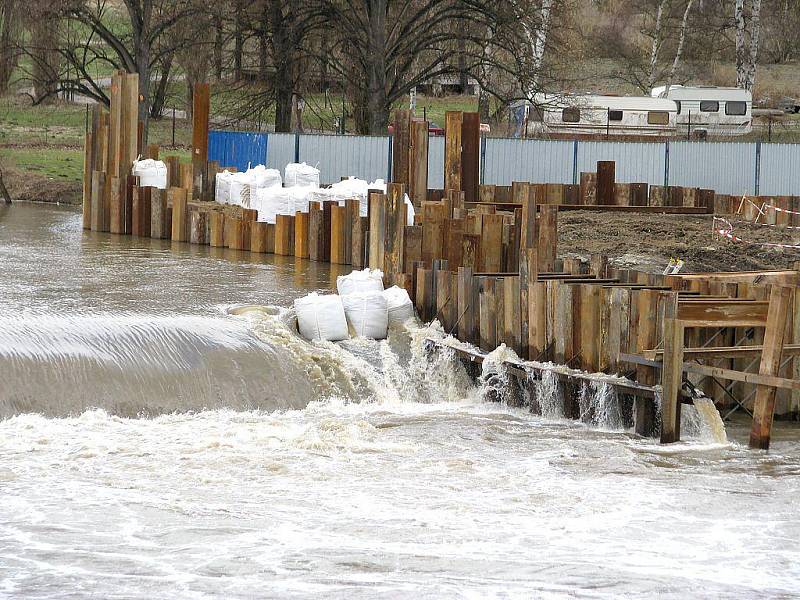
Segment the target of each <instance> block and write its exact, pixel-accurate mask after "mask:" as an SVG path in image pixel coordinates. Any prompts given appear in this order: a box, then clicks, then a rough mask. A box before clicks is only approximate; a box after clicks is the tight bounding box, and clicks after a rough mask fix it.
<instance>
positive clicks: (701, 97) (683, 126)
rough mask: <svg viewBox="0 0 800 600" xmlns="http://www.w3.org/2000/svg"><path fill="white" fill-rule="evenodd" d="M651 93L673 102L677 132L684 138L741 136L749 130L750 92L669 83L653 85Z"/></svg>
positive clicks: (751, 113) (750, 115)
mask: <svg viewBox="0 0 800 600" xmlns="http://www.w3.org/2000/svg"><path fill="white" fill-rule="evenodd" d="M651 96H653V97H655V98H668V99H670V100H673V101H674V102H675V105H676V107H677V111H678V113H677V122H678V133H679V134H681V135H687V137H691V136H696V135H744V134H746V133H750V131H752V129H753V95H752V94H751V93H750V92H748V91H747V90H742V89H739V88H733V87H714V86H686V87H684V86H681V85H672V86H670V87H669V89H666V87H665V86H660V87H656V88H653V89H652V91H651Z"/></svg>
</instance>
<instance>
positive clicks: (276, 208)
mask: <svg viewBox="0 0 800 600" xmlns="http://www.w3.org/2000/svg"><path fill="white" fill-rule="evenodd" d="M250 208H255V209H256V210H257V211H258V220H259V221H261V222H262V223H273V224H274V223H275V221H276V218H275V217H276V216H277V215H288V214H294V212H290V210H291V205H290V201H289V190H288V189H287V188H282V187H267V188H258V189H257V190H256V193H255V198H253V196H252V195H251V197H250Z"/></svg>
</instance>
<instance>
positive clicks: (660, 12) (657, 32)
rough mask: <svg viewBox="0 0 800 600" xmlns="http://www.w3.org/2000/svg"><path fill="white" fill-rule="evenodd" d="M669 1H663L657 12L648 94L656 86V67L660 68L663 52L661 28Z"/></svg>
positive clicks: (651, 48)
mask: <svg viewBox="0 0 800 600" xmlns="http://www.w3.org/2000/svg"><path fill="white" fill-rule="evenodd" d="M667 2H669V0H661V2H660V3H659V4H658V11H657V12H656V24H655V27H654V28H653V45H652V46H651V47H650V71H649V74H648V76H647V87H648V90H647V91H648V93H649V91H650V90H652V89H653V87H655V85H656V67H657V66H658V53H659V50H661V28H662V22H663V18H664V8H665V7H666V5H667Z"/></svg>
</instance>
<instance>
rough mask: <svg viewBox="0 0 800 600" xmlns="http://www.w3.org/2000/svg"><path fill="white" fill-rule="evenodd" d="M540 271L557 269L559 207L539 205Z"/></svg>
mask: <svg viewBox="0 0 800 600" xmlns="http://www.w3.org/2000/svg"><path fill="white" fill-rule="evenodd" d="M537 234H538V236H537V237H538V250H539V271H553V270H555V264H556V258H557V255H558V207H557V206H553V205H542V206H540V207H539V225H538V230H537Z"/></svg>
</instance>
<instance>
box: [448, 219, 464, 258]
mask: <svg viewBox="0 0 800 600" xmlns="http://www.w3.org/2000/svg"><path fill="white" fill-rule="evenodd" d="M463 237H464V221H463V219H451V220H450V222H449V224H448V227H447V244H445V245H446V247H447V256H446V258H447V263H448V265H449V266H450V268H451V269H457V268H458V267H460V266H461V252H462V251H463Z"/></svg>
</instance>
